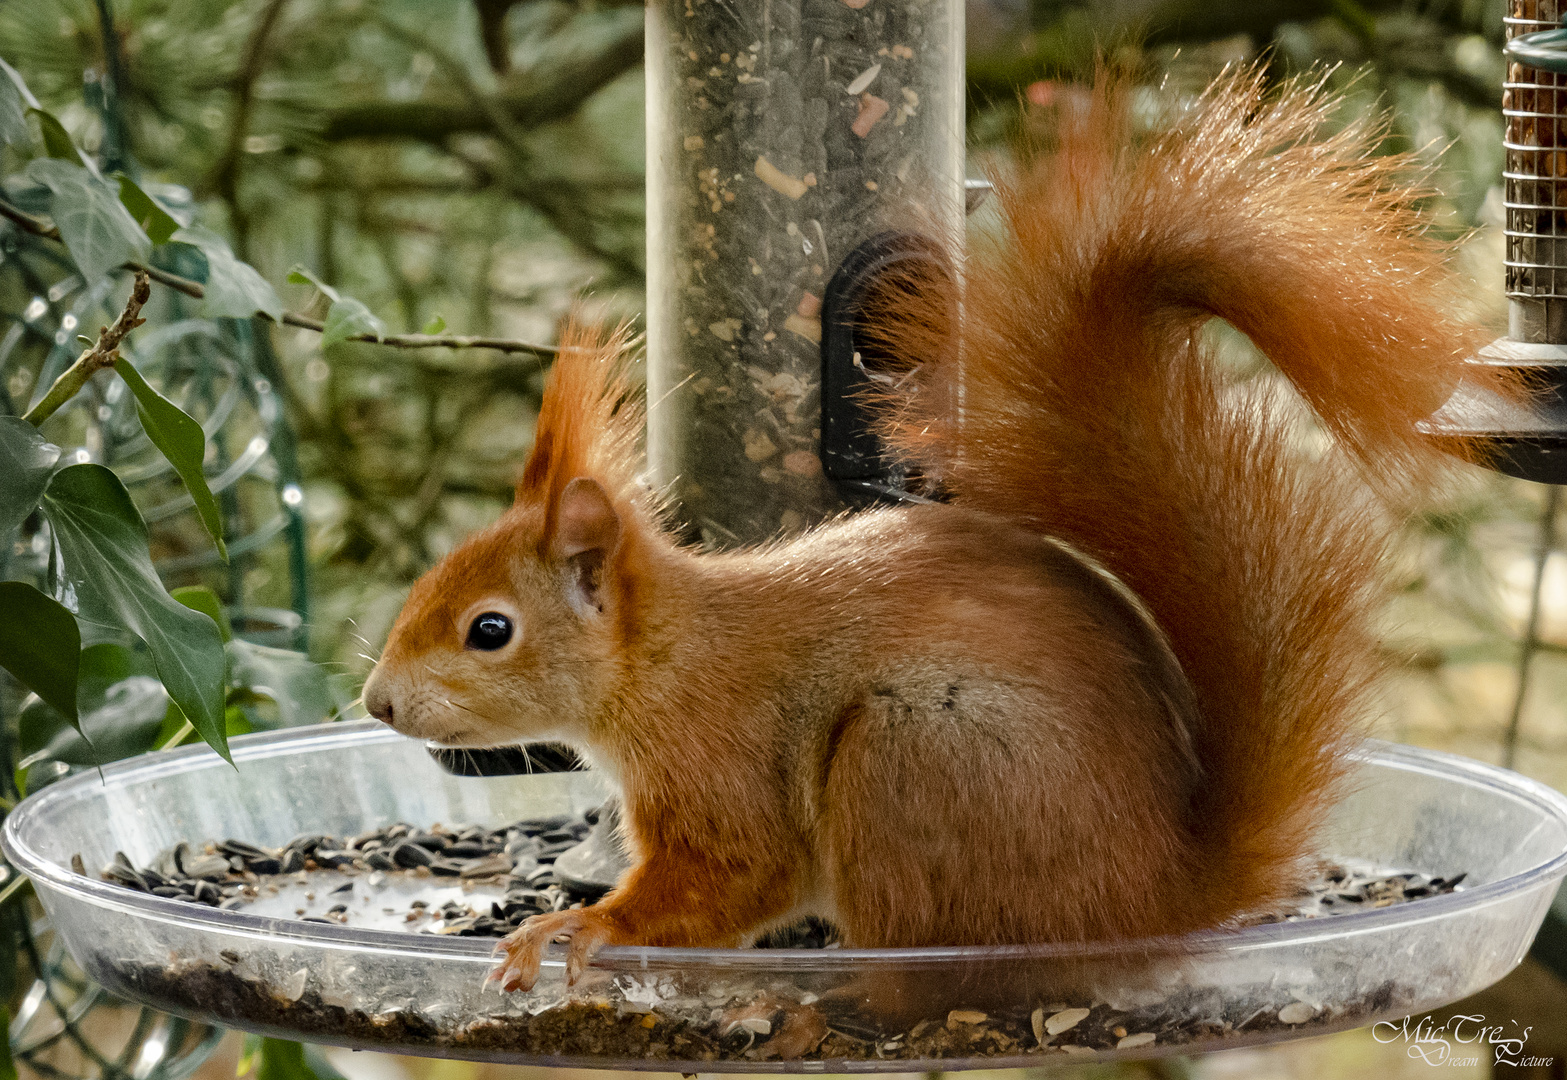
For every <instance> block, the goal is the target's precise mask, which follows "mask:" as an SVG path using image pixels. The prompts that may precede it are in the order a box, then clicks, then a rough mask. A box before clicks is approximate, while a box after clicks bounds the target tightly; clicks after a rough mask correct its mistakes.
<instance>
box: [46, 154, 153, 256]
mask: <svg viewBox="0 0 1567 1080" xmlns="http://www.w3.org/2000/svg"><path fill="white" fill-rule="evenodd" d="M27 175H28V176H29V177H30V178H32V179H33V180H35V181H36V182H38V183H40V184H43V185H44V186H45V187H47V188H48V189H49V191H50V193H51V196H52V197H51V198H50V200H49V216H50V217H52V218H53V219H54V223H55V224H56V225H57V226H59V228H60V238H61V239H62V240H64V241H65V246H66V248H67V249H68V250H69V251H70V253H71V258H73V259H75V260H76V268H77V269H78V270H80V271H81V272H82V277H84V278H86V279H87V283H88V284H89V285H92V284H95V283H97V282H98V281H100V280H101V279H102V278H103V277H104V276H105V275H107V274H108V273H109V272H110V271H111V270H114V269H116V268H117V267H119V266H122V265H123V264H125V263H127V262H131V261H133V260H135V261H145V260H146V259H147V256H148V255H150V254H151V253H152V240H151V239H149V238H148V236H147V234H146V233H144V232H142V229H141V226H140V225H138V224H136V219H135V218H133V217H131V214H130V211H129V210H127V209H125V206H124V204H123V203H121V202H120V195H119V192H118V191H116V190H115V189H114V188H113V187H110V186H109V184H108V183H106V182H105V181H103V180H100V179H99V178H98V177H96V176H94V175H92V174H91V173H89V172H88V171H87V170H86V169H84V168H82V167H81V166H80V165H76V164H73V163H71V162H68V161H56V160H54V159H52V158H39V159H38V160H36V161H32V162H30V163H29V164H28V166H27Z"/></svg>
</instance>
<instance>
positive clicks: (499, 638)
mask: <svg viewBox="0 0 1567 1080" xmlns="http://www.w3.org/2000/svg"><path fill="white" fill-rule="evenodd" d="M510 640H511V620H510V619H508V618H507V617H506V616H504V615H502V614H501V613H500V612H498V611H486V612H485V613H484V614H483V615H480V616H479V617H478V618H477V619H475V620H473V625H471V626H469V627H468V648H470V649H484V650H486V651H489V650H492V649H499V648H500V647H501V646H502V645H505V644H506V643H507V642H508V641H510Z"/></svg>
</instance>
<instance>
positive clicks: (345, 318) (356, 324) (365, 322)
mask: <svg viewBox="0 0 1567 1080" xmlns="http://www.w3.org/2000/svg"><path fill="white" fill-rule="evenodd" d="M384 333H386V324H385V323H383V322H382V321H381V320H380V319H378V318H376V317H375V315H374V314H373V313H372V312H371V311H370V309H369V308H367V307H365V305H364V301H362V300H355V299H354V298H353V297H352V296H345V297H343V298H342V299H341V300H338V301H336V302H335V303H334V304H333V305H332V306H331V307H330V308H328V309H327V313H326V325H325V326H324V327H323V328H322V330H321V347H322V348H323V349H324V348H326V347H327V346H328V345H335V344H337V343H338V342H340V341H347V340H348V339H349V338H350V337H352V336H353V335H354V334H374V335H375V336H376V337H377V338H379V337H380V336H381V335H382V334H384Z"/></svg>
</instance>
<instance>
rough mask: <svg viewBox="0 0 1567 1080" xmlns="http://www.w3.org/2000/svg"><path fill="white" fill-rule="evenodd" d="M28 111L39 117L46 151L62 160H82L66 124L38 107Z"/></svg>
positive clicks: (39, 126)
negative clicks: (66, 128)
mask: <svg viewBox="0 0 1567 1080" xmlns="http://www.w3.org/2000/svg"><path fill="white" fill-rule="evenodd" d="M27 111H28V112H30V113H32V114H33V115H34V116H36V117H38V130H39V132H40V133H41V134H42V135H43V137H44V152H45V153H47V154H48V155H49V156H50V157H52V158H57V159H58V160H60V161H71V162H76V161H80V160H81V155H80V154H78V153H77V152H76V144H75V143H73V142H72V141H71V135H70V133H69V132H68V131H66V130H65V125H64V124H62V123H60V121H58V120H56V119H55V117H54V114H53V113H51V112H47V111H45V110H43V109H38V108H33V109H28V110H27Z"/></svg>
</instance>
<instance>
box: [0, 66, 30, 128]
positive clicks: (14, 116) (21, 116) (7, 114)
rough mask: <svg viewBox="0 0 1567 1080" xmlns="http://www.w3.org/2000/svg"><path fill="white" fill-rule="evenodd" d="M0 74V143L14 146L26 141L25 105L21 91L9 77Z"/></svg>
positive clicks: (6, 74)
mask: <svg viewBox="0 0 1567 1080" xmlns="http://www.w3.org/2000/svg"><path fill="white" fill-rule="evenodd" d="M8 75H9V72H6V73H0V142H4V143H9V144H11V145H15V144H17V143H25V142H27V140H28V137H29V133H28V130H27V105H26V104H25V103H24V102H23V101H22V91H21V89H20V88H19V87H18V86H17V85H16V83H15V82H14V81H12V80H11V79H10V78H9V77H8Z"/></svg>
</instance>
